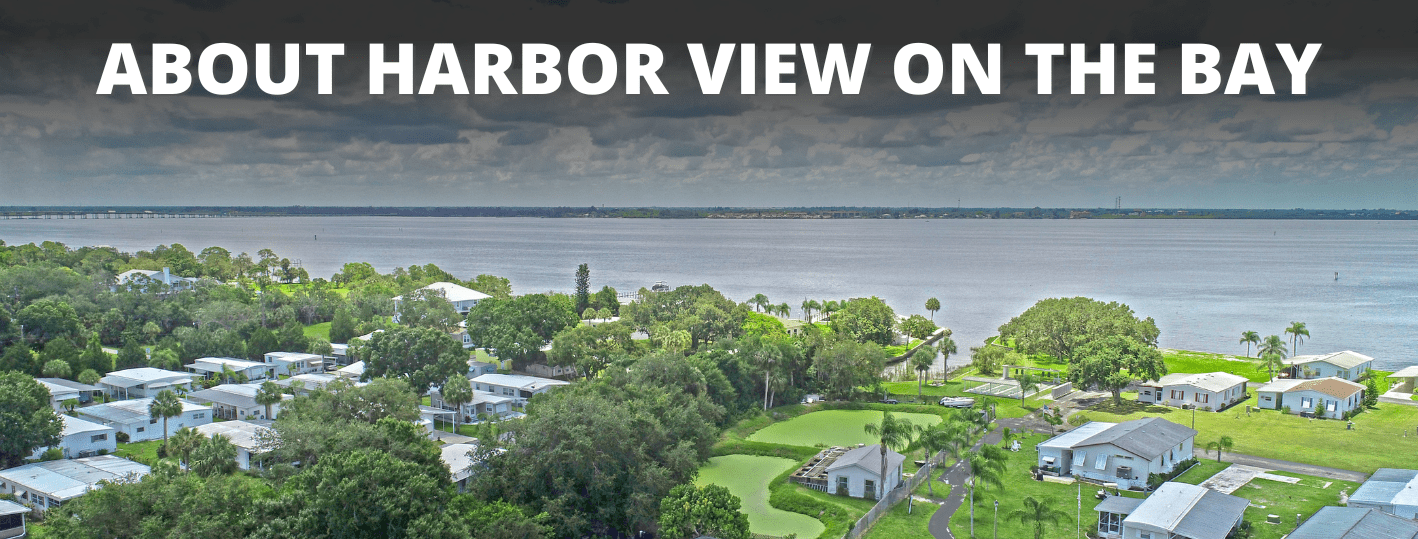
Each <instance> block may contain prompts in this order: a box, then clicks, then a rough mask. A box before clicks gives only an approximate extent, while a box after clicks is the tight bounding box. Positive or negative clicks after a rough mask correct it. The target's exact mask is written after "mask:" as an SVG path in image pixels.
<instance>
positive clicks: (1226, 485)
mask: <svg viewBox="0 0 1418 539" xmlns="http://www.w3.org/2000/svg"><path fill="white" fill-rule="evenodd" d="M1268 471H1270V470H1266V469H1263V468H1257V467H1255V466H1246V465H1244V464H1232V465H1230V466H1227V467H1226V469H1224V470H1221V471H1219V472H1216V475H1213V476H1211V478H1210V479H1207V480H1206V481H1204V482H1202V484H1201V486H1203V487H1206V488H1209V489H1211V490H1214V491H1217V492H1220V493H1222V494H1230V493H1232V492H1235V491H1236V490H1237V489H1239V488H1241V487H1242V486H1245V484H1246V483H1249V482H1251V480H1252V479H1255V478H1256V477H1257V476H1260V475H1261V474H1264V473H1265V472H1268ZM1276 477H1280V476H1276ZM1296 481H1298V479H1297V480H1296Z"/></svg>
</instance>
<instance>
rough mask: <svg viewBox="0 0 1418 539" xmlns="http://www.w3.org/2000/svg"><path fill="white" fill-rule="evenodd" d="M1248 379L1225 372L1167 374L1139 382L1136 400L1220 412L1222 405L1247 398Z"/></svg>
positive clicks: (1223, 406) (1228, 404)
mask: <svg viewBox="0 0 1418 539" xmlns="http://www.w3.org/2000/svg"><path fill="white" fill-rule="evenodd" d="M1248 381H1249V380H1248V379H1246V378H1245V377H1243V376H1237V375H1234V374H1231V373H1226V372H1207V373H1200V374H1192V373H1177V374H1168V375H1166V376H1163V377H1162V378H1160V379H1158V380H1155V381H1151V382H1143V383H1142V384H1139V388H1138V391H1137V401H1138V402H1143V403H1150V404H1161V405H1165V406H1173V407H1177V408H1182V407H1195V408H1198V409H1201V410H1206V411H1218V412H1219V411H1221V409H1222V408H1225V407H1227V406H1230V405H1231V404H1234V403H1237V402H1240V401H1243V400H1246V382H1248Z"/></svg>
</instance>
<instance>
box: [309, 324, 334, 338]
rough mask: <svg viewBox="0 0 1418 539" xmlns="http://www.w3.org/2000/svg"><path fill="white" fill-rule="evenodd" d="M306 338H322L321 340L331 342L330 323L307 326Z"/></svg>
mask: <svg viewBox="0 0 1418 539" xmlns="http://www.w3.org/2000/svg"><path fill="white" fill-rule="evenodd" d="M305 336H306V337H320V338H321V339H325V340H327V341H328V340H330V323H329V322H321V323H319V324H312V325H309V326H305Z"/></svg>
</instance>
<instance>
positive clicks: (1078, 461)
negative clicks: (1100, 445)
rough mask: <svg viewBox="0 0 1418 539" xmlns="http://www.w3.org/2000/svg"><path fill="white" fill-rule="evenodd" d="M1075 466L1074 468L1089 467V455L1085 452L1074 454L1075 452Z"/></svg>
mask: <svg viewBox="0 0 1418 539" xmlns="http://www.w3.org/2000/svg"><path fill="white" fill-rule="evenodd" d="M1073 465H1074V466H1079V467H1082V466H1087V465H1088V453H1087V452H1084V451H1074V452H1073Z"/></svg>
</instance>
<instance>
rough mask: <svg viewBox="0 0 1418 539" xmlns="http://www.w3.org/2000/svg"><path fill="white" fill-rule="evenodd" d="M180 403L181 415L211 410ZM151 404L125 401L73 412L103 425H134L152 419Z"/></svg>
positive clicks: (193, 404) (147, 400)
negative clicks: (149, 407) (194, 411)
mask: <svg viewBox="0 0 1418 539" xmlns="http://www.w3.org/2000/svg"><path fill="white" fill-rule="evenodd" d="M178 402H181V403H182V413H187V412H191V411H193V410H209V411H210V410H211V409H212V408H211V407H210V406H202V405H200V404H197V403H193V402H188V401H185V400H179V401H178ZM152 403H153V399H132V400H126V401H116V402H110V403H108V404H98V405H94V406H85V407H83V408H79V409H78V410H75V412H78V413H79V415H81V416H89V417H92V418H94V419H97V420H99V421H100V422H102V423H104V424H113V423H123V424H128V423H134V422H137V421H147V420H149V419H152V414H151V413H149V412H148V405H149V404H152Z"/></svg>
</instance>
